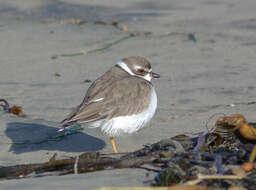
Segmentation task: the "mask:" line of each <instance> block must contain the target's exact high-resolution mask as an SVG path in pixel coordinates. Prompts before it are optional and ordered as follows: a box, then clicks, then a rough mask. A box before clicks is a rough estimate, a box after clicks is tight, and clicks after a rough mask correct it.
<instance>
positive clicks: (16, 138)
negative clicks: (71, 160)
mask: <svg viewBox="0 0 256 190" xmlns="http://www.w3.org/2000/svg"><path fill="white" fill-rule="evenodd" d="M57 130H58V128H56V127H51V126H47V125H42V124H36V123H21V122H11V123H8V124H7V128H6V130H5V134H6V135H7V136H8V137H9V138H10V139H11V140H12V145H11V147H10V149H9V151H10V152H13V153H16V154H21V153H25V152H33V151H39V150H49V151H64V152H86V151H97V150H100V149H102V148H104V146H105V145H106V144H105V142H104V141H103V140H101V139H98V138H95V137H93V136H90V135H87V134H85V133H83V132H81V133H80V132H79V133H76V134H72V135H67V136H64V137H61V138H58V139H53V140H50V141H47V139H48V140H49V139H52V137H54V136H56V135H58V134H59V132H57Z"/></svg>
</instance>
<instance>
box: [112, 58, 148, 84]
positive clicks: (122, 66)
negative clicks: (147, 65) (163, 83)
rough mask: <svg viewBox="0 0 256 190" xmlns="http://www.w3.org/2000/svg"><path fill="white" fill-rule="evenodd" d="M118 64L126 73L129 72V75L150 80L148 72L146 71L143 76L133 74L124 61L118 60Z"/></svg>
mask: <svg viewBox="0 0 256 190" xmlns="http://www.w3.org/2000/svg"><path fill="white" fill-rule="evenodd" d="M116 64H117V65H118V66H120V67H121V68H122V69H123V70H125V71H126V72H127V73H129V74H130V75H132V76H137V77H141V78H143V79H145V80H147V81H149V82H150V81H151V79H152V77H151V76H150V74H149V73H148V74H147V75H145V76H141V75H136V74H134V73H133V72H132V71H131V69H130V68H129V67H128V66H127V65H126V63H125V62H123V61H118V62H117V63H116Z"/></svg>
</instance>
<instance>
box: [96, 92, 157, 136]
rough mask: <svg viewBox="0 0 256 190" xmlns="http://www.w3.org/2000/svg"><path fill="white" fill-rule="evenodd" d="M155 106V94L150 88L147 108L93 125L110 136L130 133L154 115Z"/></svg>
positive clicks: (142, 125)
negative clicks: (150, 94)
mask: <svg viewBox="0 0 256 190" xmlns="http://www.w3.org/2000/svg"><path fill="white" fill-rule="evenodd" d="M156 108H157V96H156V92H155V89H154V88H153V90H152V96H151V102H150V104H149V106H148V108H147V109H146V110H145V111H143V112H142V113H140V114H136V115H129V116H120V117H116V118H113V119H111V120H109V121H106V120H102V121H99V122H98V123H97V124H96V125H94V126H99V127H101V129H102V131H103V132H104V133H105V134H107V135H109V136H111V137H114V136H119V135H122V134H131V133H134V132H136V131H138V130H139V129H141V128H143V127H144V126H145V125H146V124H147V123H148V122H149V121H150V120H151V119H152V117H153V116H154V114H155V112H156Z"/></svg>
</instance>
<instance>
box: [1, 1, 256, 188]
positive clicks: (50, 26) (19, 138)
mask: <svg viewBox="0 0 256 190" xmlns="http://www.w3.org/2000/svg"><path fill="white" fill-rule="evenodd" d="M255 6H256V2H254V1H250V0H244V1H239V0H224V1H223V0H222V1H220V0H194V1H180V0H172V1H169V0H159V1H153V0H130V1H117V0H106V1H89V0H55V1H43V0H26V1H25V0H19V1H18V0H17V1H16V0H13V1H4V0H0V10H1V11H0V39H1V45H0V57H1V61H0V98H5V99H6V100H8V102H9V103H10V104H11V105H14V104H15V105H20V106H22V107H23V109H24V112H25V114H26V115H27V117H25V118H22V117H18V116H15V115H11V114H7V113H4V112H3V111H0V136H1V139H0V165H1V166H9V165H16V164H28V163H41V162H45V161H48V160H49V158H51V156H52V155H53V154H54V153H57V154H58V158H65V157H67V156H76V155H79V154H81V153H83V152H86V151H95V150H97V151H102V152H104V153H111V152H112V151H113V150H112V147H111V145H110V143H109V140H108V137H106V136H104V135H103V134H102V133H101V132H100V131H99V130H97V129H88V128H86V127H85V129H84V131H83V133H78V134H74V135H70V136H66V137H64V138H63V139H62V140H61V141H50V142H44V143H39V144H31V143H29V142H36V141H38V140H40V139H45V138H49V137H51V136H53V135H56V130H57V129H58V127H59V126H60V125H59V122H60V121H61V120H62V119H64V118H65V116H67V114H68V113H69V112H71V111H72V109H73V108H74V107H75V106H76V105H78V104H80V102H81V101H82V99H83V96H84V94H85V92H86V90H87V88H88V87H89V86H90V84H91V83H90V82H86V80H91V81H93V80H95V79H97V77H99V76H100V75H102V74H103V73H104V72H105V71H107V70H108V69H109V68H110V67H111V66H112V65H114V64H115V63H116V62H117V61H119V60H120V59H122V58H124V57H128V56H131V55H142V56H145V57H146V58H148V60H150V62H151V63H152V67H153V71H154V72H156V73H159V74H160V75H161V78H160V79H158V80H154V81H153V84H154V86H155V88H156V91H157V95H158V110H157V114H156V115H155V117H154V118H153V120H152V121H151V122H150V124H149V125H148V126H147V127H146V128H144V129H142V130H141V131H139V132H138V133H136V134H133V135H130V136H125V137H120V138H117V139H116V143H117V147H118V150H119V151H120V152H129V151H135V150H137V149H140V148H142V147H143V146H144V145H147V144H152V143H155V142H157V141H159V140H161V139H164V138H169V137H172V136H175V135H178V134H183V133H187V132H189V133H191V132H201V131H205V130H206V127H205V126H206V123H207V120H208V119H209V118H210V117H211V116H212V115H213V114H215V113H225V114H233V113H241V114H243V115H245V117H246V118H248V120H249V121H252V122H255V121H256V116H255V110H256V105H255V104H248V103H250V102H254V101H255V94H256V86H255V82H256V78H255V73H256V67H255V60H256V36H255V30H256V16H255ZM72 18H73V19H75V20H73V23H72V20H71V19H72ZM77 19H82V20H84V21H86V23H84V24H77V23H74V21H77ZM113 19H114V20H115V19H118V20H119V27H120V28H119V29H118V28H116V27H115V26H113V25H111V24H109V23H111V22H112V20H113ZM98 21H103V22H106V23H108V24H95V22H96V23H99V22H98ZM123 27H124V29H125V30H126V29H127V27H128V31H123V30H122V28H123ZM129 32H136V34H137V33H140V35H138V36H135V37H132V38H129V39H126V40H123V41H121V42H119V43H117V44H115V45H113V46H111V47H109V48H107V49H105V50H104V51H98V52H95V53H90V54H85V55H78V56H61V54H73V53H79V52H86V51H90V50H95V49H98V48H102V47H105V45H107V44H110V43H112V42H115V41H116V40H119V39H121V38H124V37H126V36H129ZM56 72H57V73H59V74H60V76H59V77H58V76H55V73H56ZM213 122H214V121H213ZM213 122H210V124H212V123H213ZM20 142H25V143H21V144H17V143H20ZM26 142H28V143H26ZM154 176H155V173H153V172H148V171H145V170H142V169H122V170H109V171H102V172H94V173H88V174H79V175H67V176H61V177H57V176H52V177H42V178H26V179H19V180H2V181H0V188H1V189H5V190H11V189H16V188H17V189H21V190H23V189H24V190H29V189H31V190H32V189H33V190H34V189H35V190H43V189H46V188H49V189H56V190H57V189H61V190H64V189H94V188H96V187H104V186H106V187H107V186H144V185H146V186H147V185H150V180H152V179H153V178H154Z"/></svg>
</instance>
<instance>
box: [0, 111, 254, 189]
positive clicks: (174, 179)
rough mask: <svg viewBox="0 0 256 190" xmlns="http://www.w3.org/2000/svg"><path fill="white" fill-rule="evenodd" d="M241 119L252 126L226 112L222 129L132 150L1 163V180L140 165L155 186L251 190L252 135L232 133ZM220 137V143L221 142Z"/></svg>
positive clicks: (219, 125) (171, 139) (239, 117)
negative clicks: (25, 163) (47, 160)
mask: <svg viewBox="0 0 256 190" xmlns="http://www.w3.org/2000/svg"><path fill="white" fill-rule="evenodd" d="M238 121H239V122H238ZM241 121H243V122H242V123H243V125H244V124H246V125H248V124H247V120H246V119H245V118H244V116H242V115H238V114H236V115H231V116H225V117H222V118H219V119H218V120H217V122H216V126H215V129H216V128H218V130H215V129H214V130H213V131H211V132H210V131H209V132H207V133H206V132H203V133H200V134H198V135H197V136H195V135H191V136H190V135H179V136H176V137H173V138H169V139H164V140H161V141H159V142H157V143H154V144H152V145H147V146H145V147H143V148H142V149H140V150H137V151H135V152H130V153H124V154H102V153H100V152H88V153H84V154H81V155H80V156H76V157H72V158H69V159H60V160H58V159H56V155H54V156H53V157H52V158H50V160H49V162H45V163H35V164H28V165H16V166H7V167H0V178H2V179H13V178H23V177H33V176H37V175H40V176H44V175H49V173H53V174H51V175H67V174H73V173H75V174H78V173H88V172H94V171H100V170H105V169H115V168H141V169H148V170H151V171H154V172H156V177H155V179H152V185H153V186H173V185H177V184H179V185H186V186H191V187H192V186H195V185H199V186H200V187H209V189H228V188H231V187H232V188H234V187H244V188H246V189H248V190H253V189H256V164H254V163H253V161H254V160H255V152H256V148H255V146H254V144H252V141H251V139H247V138H246V136H245V137H244V136H243V135H240V133H235V132H234V130H233V129H236V130H235V131H237V132H239V129H240V128H241V126H243V125H241ZM229 125H233V126H232V127H231V126H229ZM237 126H240V127H237ZM221 127H223V128H224V129H225V130H226V129H227V130H232V133H222V132H223V131H222V130H219V129H221ZM251 127H253V126H251ZM225 130H224V131H225ZM216 131H217V132H216ZM220 131H221V132H220ZM249 133H250V132H249ZM223 134H224V135H223ZM227 134H228V135H227ZM220 137H221V138H222V141H219V138H220ZM147 166H150V168H151V169H149V168H147ZM184 187H185V186H184Z"/></svg>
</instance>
